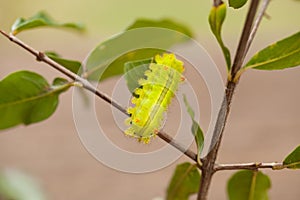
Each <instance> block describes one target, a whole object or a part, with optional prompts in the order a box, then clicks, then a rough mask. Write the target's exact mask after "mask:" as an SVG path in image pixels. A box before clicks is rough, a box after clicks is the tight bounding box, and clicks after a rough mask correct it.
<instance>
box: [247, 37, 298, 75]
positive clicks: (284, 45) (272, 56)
mask: <svg viewBox="0 0 300 200" xmlns="http://www.w3.org/2000/svg"><path fill="white" fill-rule="evenodd" d="M298 65H300V32H298V33H296V34H294V35H292V36H290V37H287V38H285V39H283V40H281V41H278V42H276V43H274V44H272V45H270V46H268V47H266V48H265V49H263V50H261V51H259V52H258V53H256V54H255V55H254V56H253V57H252V58H251V59H250V61H249V62H248V63H247V64H246V66H245V67H244V68H246V69H248V68H254V69H261V70H278V69H286V68H290V67H296V66H298Z"/></svg>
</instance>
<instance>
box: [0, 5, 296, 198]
mask: <svg viewBox="0 0 300 200" xmlns="http://www.w3.org/2000/svg"><path fill="white" fill-rule="evenodd" d="M210 4H211V2H210V1H205V2H200V1H189V2H185V1H179V0H173V1H158V0H153V1H138V0H129V1H118V0H110V1H96V0H86V1H70V0H67V1H58V0H52V1H37V0H28V1H18V0H11V1H4V0H1V6H0V28H1V29H4V30H6V31H9V27H10V25H11V24H12V23H13V22H14V20H15V19H16V18H17V17H21V16H22V17H28V16H31V15H33V14H34V13H36V12H37V11H39V10H46V11H47V12H48V13H50V14H51V15H52V16H54V17H55V19H59V20H60V21H80V22H83V23H84V24H86V26H87V33H86V34H84V35H80V34H77V33H75V34H73V33H70V32H64V31H61V30H53V29H46V30H45V29H43V30H36V31H28V32H24V33H22V34H20V38H21V39H22V40H24V41H25V42H26V43H28V44H30V45H32V46H33V47H34V48H36V49H39V50H42V51H43V50H54V51H57V52H58V53H60V54H62V55H63V56H65V57H67V58H73V59H77V60H83V59H84V58H85V57H86V55H87V54H88V53H89V51H90V50H91V49H93V48H94V47H95V46H96V45H97V44H98V43H99V42H101V41H103V40H104V39H106V38H108V37H110V36H111V35H112V34H115V33H118V32H119V31H121V30H123V29H124V28H125V27H126V26H127V25H128V24H130V23H131V22H132V21H133V20H134V19H135V18H137V17H149V18H157V19H158V18H160V17H172V18H175V19H177V20H179V21H181V22H183V23H186V24H187V25H189V26H191V28H192V29H193V30H194V31H195V32H196V33H197V40H198V41H199V42H200V43H201V44H202V45H203V46H204V47H205V48H206V49H207V51H208V52H209V53H210V55H211V56H212V58H213V59H214V60H215V61H216V63H217V65H218V66H219V68H220V71H221V73H222V75H223V77H225V67H224V66H225V65H224V62H223V58H222V55H221V52H220V50H219V48H218V46H217V44H216V42H215V40H214V38H213V37H212V35H211V34H210V31H209V27H208V23H207V16H208V12H209V6H210ZM299 8H300V4H299V2H296V1H292V0H284V1H272V2H271V6H270V7H269V9H268V14H269V15H270V16H271V19H270V20H266V19H265V20H264V21H263V23H262V27H261V29H259V31H258V34H257V38H256V40H255V41H254V44H253V47H252V48H251V50H250V55H252V54H253V53H254V52H256V51H257V50H259V49H261V48H263V47H265V46H266V45H267V44H270V43H272V42H274V41H276V40H278V39H280V38H283V37H286V36H288V35H290V34H292V33H295V32H296V31H299V28H300V26H299V21H297V20H298V19H299V17H300V13H299ZM244 15H245V9H242V10H240V11H236V12H234V11H233V10H232V9H229V10H228V17H227V19H226V22H225V24H224V33H223V38H224V39H225V41H226V44H228V46H229V47H230V48H231V49H234V48H235V47H236V44H237V40H238V37H239V33H240V30H241V27H242V22H241V21H240V19H243V17H244ZM21 69H22V70H24V69H26V70H32V71H36V72H39V73H41V74H43V75H44V76H45V77H47V79H48V80H49V81H51V80H52V79H53V78H54V77H55V76H59V75H60V74H59V73H58V72H56V71H55V70H53V69H51V68H50V67H48V66H47V65H45V64H42V63H37V62H36V61H35V60H34V58H33V57H32V56H31V55H29V54H28V53H27V52H25V51H24V50H22V49H20V48H19V47H17V46H15V45H14V44H12V43H10V42H9V41H8V40H6V39H5V38H3V37H0V78H1V79H2V78H3V77H5V76H6V75H8V74H9V73H11V72H13V71H16V70H21ZM299 77H300V68H294V69H288V70H283V71H274V72H264V71H248V72H247V73H246V74H245V75H244V76H243V77H242V80H241V82H240V85H239V87H238V89H237V92H236V94H235V98H234V101H233V106H232V112H231V115H230V118H229V121H228V126H227V128H226V132H225V137H224V140H223V142H222V146H221V149H220V153H219V156H218V162H220V163H237V162H252V161H257V162H261V161H264V162H273V161H282V159H283V158H284V157H285V156H286V155H287V154H288V153H289V152H291V151H292V150H293V149H294V148H295V147H296V146H298V145H299V144H300V133H299V129H300V114H299V113H300V106H299V102H300V92H299V85H300V78H299ZM109 87H110V83H109V81H107V82H104V83H103V88H106V90H108V91H109ZM0 95H1V94H0ZM203 101H208V100H207V99H204V100H203ZM71 102H72V91H69V92H67V93H65V94H63V95H62V96H61V98H60V105H59V107H58V109H57V111H56V112H55V114H54V115H53V116H51V117H50V118H49V119H48V120H46V121H44V122H41V123H38V124H34V125H30V126H28V127H24V126H19V127H16V128H12V129H9V130H5V131H2V132H1V133H0V169H1V168H2V169H3V168H17V169H20V170H23V171H25V172H26V173H28V174H30V175H32V176H33V177H35V178H36V179H38V180H39V181H40V183H41V185H42V187H43V189H44V191H45V193H46V195H47V197H48V199H55V200H66V199H74V200H77V199H78V200H79V199H124V200H127V199H128V200H129V199H130V200H131V199H153V198H154V197H158V196H164V192H165V189H166V187H167V184H168V179H169V178H170V177H171V175H172V172H173V170H174V168H175V166H176V163H180V162H182V161H189V159H187V158H185V157H184V156H183V157H182V158H181V159H180V160H178V161H177V162H176V163H174V164H172V165H170V166H168V167H166V168H164V169H162V170H160V171H157V172H154V173H148V174H140V175H134V174H126V173H121V172H118V171H115V170H112V169H109V168H107V167H105V166H104V165H102V164H101V163H99V162H98V161H96V160H95V159H94V158H93V157H92V156H91V155H90V154H89V153H88V152H87V151H86V150H85V148H84V147H83V146H82V144H81V142H80V140H79V138H78V136H77V133H76V130H75V126H74V122H73V118H72V106H71ZM97 106H99V107H106V106H107V105H106V104H105V103H103V102H102V101H101V100H98V101H97ZM201 118H202V119H203V121H206V122H207V121H208V119H209V116H202V115H201ZM107 127H108V128H109V127H110V124H108V125H107ZM157 140H159V139H157ZM125 142H126V141H125ZM156 143H162V142H159V141H157V142H156ZM129 144H132V142H129V143H127V144H126V143H125V144H124V145H125V146H126V145H127V146H128V145H129ZM137 148H141V147H140V146H138V147H137ZM143 148H144V147H143ZM145 148H149V147H145ZM264 172H265V173H266V174H268V175H269V176H270V177H271V179H272V189H271V190H270V197H271V199H275V200H278V199H285V200H298V199H299V198H300V191H299V184H300V171H292V170H282V171H272V170H264ZM232 173H233V172H230V171H226V172H219V173H217V174H216V175H215V177H214V179H213V182H212V187H211V188H210V193H209V199H227V196H226V180H227V179H228V178H229V177H230V175H231V174H232ZM162 177H164V178H162Z"/></svg>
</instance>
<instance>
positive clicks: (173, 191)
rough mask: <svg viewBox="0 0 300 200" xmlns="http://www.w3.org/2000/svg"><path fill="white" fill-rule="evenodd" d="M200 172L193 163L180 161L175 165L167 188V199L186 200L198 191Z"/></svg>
mask: <svg viewBox="0 0 300 200" xmlns="http://www.w3.org/2000/svg"><path fill="white" fill-rule="evenodd" d="M200 178H201V176H200V173H199V171H198V169H197V167H196V166H195V165H192V164H191V163H182V164H180V165H177V167H176V169H175V172H174V174H173V177H172V179H171V181H170V183H169V187H168V190H167V200H188V197H189V196H190V195H192V194H195V193H197V192H198V189H199V186H200Z"/></svg>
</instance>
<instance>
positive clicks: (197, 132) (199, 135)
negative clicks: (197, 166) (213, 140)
mask: <svg viewBox="0 0 300 200" xmlns="http://www.w3.org/2000/svg"><path fill="white" fill-rule="evenodd" d="M183 101H184V104H185V106H186V108H187V112H188V113H189V115H190V116H191V119H192V121H193V125H192V129H191V131H192V133H193V135H194V136H195V140H196V144H197V149H198V152H197V157H198V162H199V163H200V155H201V152H202V149H203V145H204V135H203V131H202V129H201V128H200V125H199V124H198V123H197V122H196V121H195V113H194V110H193V109H192V108H191V106H190V104H189V102H188V101H187V99H186V96H185V95H184V96H183Z"/></svg>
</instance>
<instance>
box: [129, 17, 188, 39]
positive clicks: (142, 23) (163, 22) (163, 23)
mask: <svg viewBox="0 0 300 200" xmlns="http://www.w3.org/2000/svg"><path fill="white" fill-rule="evenodd" d="M144 27H157V28H167V29H171V30H174V31H178V32H180V33H183V34H185V35H187V36H189V37H193V33H192V31H191V30H190V29H189V28H188V27H187V26H186V25H184V24H182V23H179V22H176V21H174V20H172V19H160V20H152V19H137V20H136V21H135V22H134V23H133V24H131V25H130V26H128V27H127V28H126V30H131V29H135V28H144Z"/></svg>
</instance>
